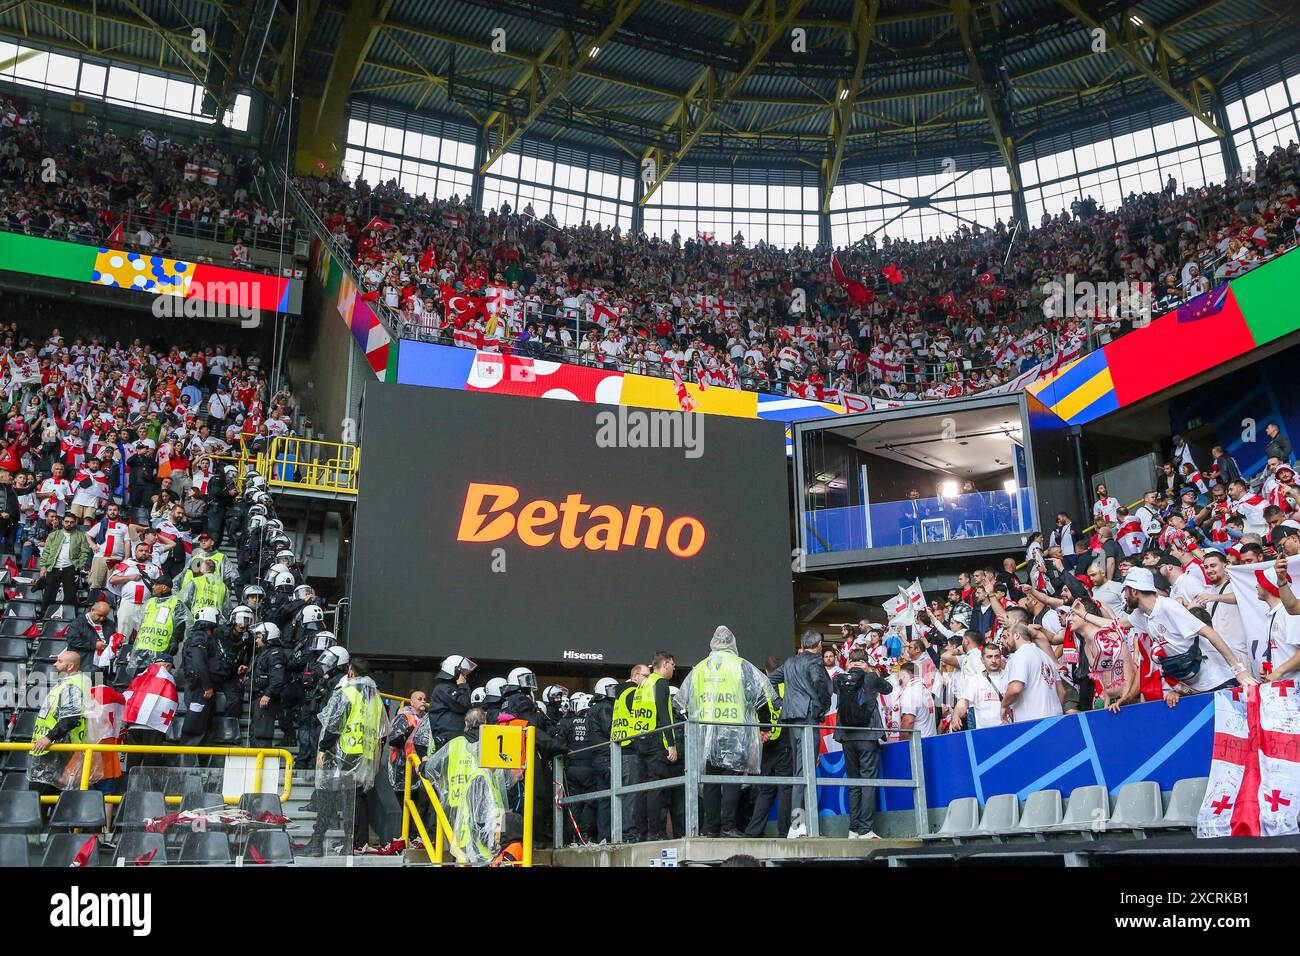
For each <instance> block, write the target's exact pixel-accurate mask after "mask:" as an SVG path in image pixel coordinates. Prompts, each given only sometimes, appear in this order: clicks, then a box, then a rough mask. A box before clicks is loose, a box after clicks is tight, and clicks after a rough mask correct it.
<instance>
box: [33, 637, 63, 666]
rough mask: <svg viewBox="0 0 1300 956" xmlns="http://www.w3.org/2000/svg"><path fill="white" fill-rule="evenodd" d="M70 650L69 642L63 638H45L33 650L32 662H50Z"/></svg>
mask: <svg viewBox="0 0 1300 956" xmlns="http://www.w3.org/2000/svg"><path fill="white" fill-rule="evenodd" d="M67 649H68V642H67V641H66V640H65V639H64V638H62V637H43V638H41V639H40V640H39V641H37V642H36V646H35V647H34V648H32V661H33V663H34V662H36V661H48V660H49V659H50V658H52V657H56V656H58V655H59V654H60V653H62V652H63V651H65V650H67Z"/></svg>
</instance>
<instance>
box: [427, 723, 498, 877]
mask: <svg viewBox="0 0 1300 956" xmlns="http://www.w3.org/2000/svg"><path fill="white" fill-rule="evenodd" d="M478 747H479V745H478V741H477V740H471V739H469V737H467V736H463V735H462V736H459V737H453V738H452V739H451V740H450V741H449V742H448V743H447V744H446V745H445V746H443V747H442V748H441V749H440V750H439V751H438V752H437V753H435V754H433V755H432V756H431V757H429V758H428V759H426V760H425V761H424V763H423V764H422V765H421V767H420V773H421V774H422V775H423V776H424V777H425V779H426V780H428V781H429V782H430V783H431V784H433V789H434V792H435V793H437V794H438V800H439V802H441V803H442V808H443V811H444V812H445V813H446V814H447V821H448V822H449V823H450V824H451V830H452V833H453V834H454V836H455V838H456V840H455V842H456V846H457V847H458V848H459V850H460V852H461V854H463V855H464V861H465V862H466V863H469V864H470V865H471V866H486V865H488V864H489V863H491V862H492V860H493V859H494V858H495V857H496V855H497V853H499V852H500V850H501V846H502V830H503V828H504V825H505V813H506V794H507V791H508V790H509V788H510V786H511V784H512V783H513V782H514V780H515V778H516V776H517V774H516V773H512V772H511V771H509V770H498V769H492V768H485V767H480V766H479V762H478ZM454 855H455V854H453V856H454Z"/></svg>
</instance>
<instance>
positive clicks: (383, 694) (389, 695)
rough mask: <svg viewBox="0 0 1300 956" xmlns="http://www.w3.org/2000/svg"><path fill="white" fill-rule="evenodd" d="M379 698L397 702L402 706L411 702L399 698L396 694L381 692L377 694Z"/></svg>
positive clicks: (407, 698) (408, 699)
mask: <svg viewBox="0 0 1300 956" xmlns="http://www.w3.org/2000/svg"><path fill="white" fill-rule="evenodd" d="M379 696H380V697H383V698H385V699H387V700H399V701H401V702H402V703H403V704H409V703H410V702H411V698H409V697H401V696H399V695H398V694H385V693H384V692H383V691H382V690H381V691H380V692H379Z"/></svg>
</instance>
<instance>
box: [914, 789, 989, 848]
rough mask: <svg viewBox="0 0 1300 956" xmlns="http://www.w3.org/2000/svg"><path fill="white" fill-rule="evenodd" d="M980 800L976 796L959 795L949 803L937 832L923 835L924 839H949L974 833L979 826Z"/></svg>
mask: <svg viewBox="0 0 1300 956" xmlns="http://www.w3.org/2000/svg"><path fill="white" fill-rule="evenodd" d="M979 814H980V802H979V800H977V799H976V798H975V797H958V798H957V799H956V800H954V801H952V802H951V803H949V804H948V811H947V812H946V813H945V814H944V815H943V825H942V826H940V827H939V830H938V832H937V833H927V834H924V835H922V837H921V839H922V840H927V841H928V840H949V839H953V838H954V837H960V836H963V835H965V834H968V833H973V832H974V831H975V829H976V827H978V826H979Z"/></svg>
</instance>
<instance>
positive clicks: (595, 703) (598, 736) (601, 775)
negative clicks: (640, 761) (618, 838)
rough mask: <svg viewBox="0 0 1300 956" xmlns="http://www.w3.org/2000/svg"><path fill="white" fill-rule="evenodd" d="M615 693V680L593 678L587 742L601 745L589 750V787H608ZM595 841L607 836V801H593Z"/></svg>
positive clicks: (603, 839)
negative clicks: (594, 679)
mask: <svg viewBox="0 0 1300 956" xmlns="http://www.w3.org/2000/svg"><path fill="white" fill-rule="evenodd" d="M617 694H618V681H616V680H615V679H614V678H612V677H602V678H601V679H600V680H598V681H596V690H595V693H594V694H593V695H592V698H591V704H590V705H589V706H588V707H587V726H586V729H587V743H588V744H589V745H591V744H601V745H602V746H599V747H594V748H593V749H592V751H591V773H592V789H593V790H608V789H609V735H610V731H611V730H612V729H613V726H614V698H615V697H616V696H617ZM595 803H596V842H597V843H606V842H608V841H609V839H610V828H609V800H608V799H604V798H602V799H600V800H597V801H596V802H595Z"/></svg>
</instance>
